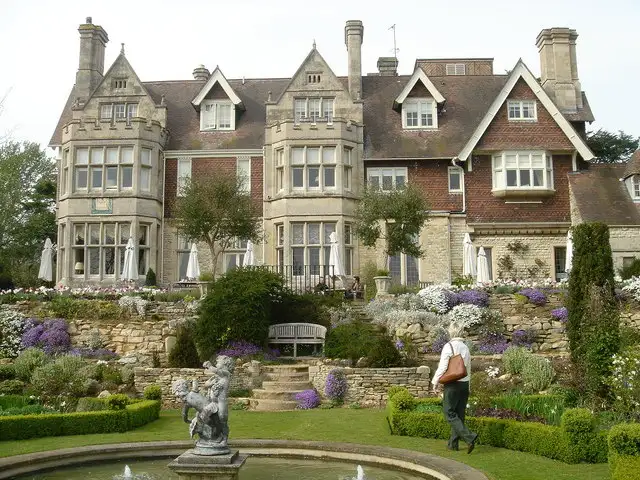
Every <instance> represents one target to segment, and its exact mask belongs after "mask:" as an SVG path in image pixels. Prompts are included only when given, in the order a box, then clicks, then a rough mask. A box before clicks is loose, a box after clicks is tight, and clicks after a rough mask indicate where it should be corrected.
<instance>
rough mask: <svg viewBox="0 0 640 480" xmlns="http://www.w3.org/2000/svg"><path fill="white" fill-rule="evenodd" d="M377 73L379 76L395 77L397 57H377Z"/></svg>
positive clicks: (396, 73)
mask: <svg viewBox="0 0 640 480" xmlns="http://www.w3.org/2000/svg"><path fill="white" fill-rule="evenodd" d="M378 73H379V74H380V76H381V77H395V76H396V75H398V59H397V58H396V57H380V58H378Z"/></svg>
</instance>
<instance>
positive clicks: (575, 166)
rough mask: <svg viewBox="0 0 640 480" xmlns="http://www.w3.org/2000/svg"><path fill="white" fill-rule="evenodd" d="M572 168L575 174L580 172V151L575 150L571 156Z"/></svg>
mask: <svg viewBox="0 0 640 480" xmlns="http://www.w3.org/2000/svg"><path fill="white" fill-rule="evenodd" d="M571 168H572V170H573V171H574V172H577V171H578V151H577V150H574V151H573V154H572V155H571Z"/></svg>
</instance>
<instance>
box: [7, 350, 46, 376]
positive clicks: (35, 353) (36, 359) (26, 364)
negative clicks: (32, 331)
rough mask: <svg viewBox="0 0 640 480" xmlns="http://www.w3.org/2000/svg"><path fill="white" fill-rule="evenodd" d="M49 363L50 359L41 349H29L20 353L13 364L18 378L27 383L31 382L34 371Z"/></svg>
mask: <svg viewBox="0 0 640 480" xmlns="http://www.w3.org/2000/svg"><path fill="white" fill-rule="evenodd" d="M48 361H49V357H47V355H46V354H45V353H44V352H43V351H42V350H40V349H39V348H27V349H26V350H23V351H22V352H20V355H18V356H17V357H16V359H15V360H14V363H13V367H14V369H15V371H16V377H17V378H18V379H20V380H23V381H25V382H29V381H30V380H31V375H32V374H33V371H34V370H35V369H36V368H38V367H41V366H42V365H44V364H45V363H47V362H48Z"/></svg>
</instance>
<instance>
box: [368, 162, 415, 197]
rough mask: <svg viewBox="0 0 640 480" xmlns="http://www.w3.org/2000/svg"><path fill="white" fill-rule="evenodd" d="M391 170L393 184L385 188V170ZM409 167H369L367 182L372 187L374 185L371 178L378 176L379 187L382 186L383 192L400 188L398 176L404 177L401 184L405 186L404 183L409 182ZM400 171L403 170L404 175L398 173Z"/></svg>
mask: <svg viewBox="0 0 640 480" xmlns="http://www.w3.org/2000/svg"><path fill="white" fill-rule="evenodd" d="M389 170H390V171H391V173H392V174H391V178H392V186H391V188H384V180H383V179H384V177H385V175H384V173H385V171H387V172H388V171H389ZM408 170H409V169H408V168H407V167H375V168H367V184H368V185H369V186H371V187H373V184H372V183H371V178H374V177H375V178H378V179H379V181H378V185H377V187H378V188H380V189H381V190H382V191H383V192H390V191H392V190H393V189H395V188H398V177H404V183H403V184H402V185H401V186H400V188H403V187H404V185H407V183H408V182H409V177H408V174H409V171H408ZM399 172H402V173H403V175H398V173H399Z"/></svg>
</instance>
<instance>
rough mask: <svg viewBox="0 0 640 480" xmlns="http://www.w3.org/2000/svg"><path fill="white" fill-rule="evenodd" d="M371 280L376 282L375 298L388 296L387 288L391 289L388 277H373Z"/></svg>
mask: <svg viewBox="0 0 640 480" xmlns="http://www.w3.org/2000/svg"><path fill="white" fill-rule="evenodd" d="M373 280H374V281H375V282H376V297H381V296H385V295H389V288H390V287H391V277H390V276H388V275H386V276H383V277H373Z"/></svg>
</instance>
